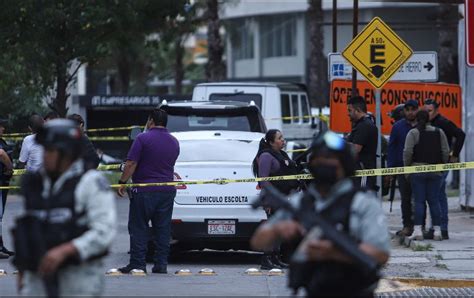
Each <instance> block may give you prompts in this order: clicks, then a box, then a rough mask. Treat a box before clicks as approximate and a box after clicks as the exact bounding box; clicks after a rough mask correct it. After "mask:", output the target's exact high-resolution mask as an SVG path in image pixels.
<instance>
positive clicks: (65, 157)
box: [14, 119, 116, 296]
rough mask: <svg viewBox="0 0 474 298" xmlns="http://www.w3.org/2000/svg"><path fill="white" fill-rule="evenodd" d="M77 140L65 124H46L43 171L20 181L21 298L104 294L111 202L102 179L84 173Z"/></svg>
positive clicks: (61, 121) (16, 234) (41, 133)
mask: <svg viewBox="0 0 474 298" xmlns="http://www.w3.org/2000/svg"><path fill="white" fill-rule="evenodd" d="M81 136H82V134H81V131H80V129H79V127H77V125H76V124H75V123H74V122H72V121H70V120H66V119H55V120H51V121H49V122H47V123H46V124H45V125H44V127H43V128H42V129H41V130H40V131H39V132H38V134H37V137H36V138H37V139H36V141H37V142H38V143H39V144H41V145H42V146H43V147H44V156H43V167H42V168H41V169H40V170H39V171H38V172H29V173H27V174H25V176H23V179H22V182H21V194H22V196H23V198H24V202H25V211H26V212H25V215H24V216H22V217H20V218H18V219H17V224H16V227H15V230H14V241H15V249H16V256H15V258H14V264H15V265H16V266H17V268H18V269H19V271H20V276H21V278H20V288H22V289H21V293H22V294H23V295H35V296H36V295H38V296H42V295H45V293H47V294H48V296H58V295H59V296H79V295H86V296H98V295H100V294H101V293H102V290H103V282H104V281H103V268H102V258H103V256H105V255H106V254H107V251H108V248H109V247H110V245H111V243H112V240H113V238H114V235H115V233H116V211H115V204H114V197H115V196H114V193H113V192H112V191H111V190H110V187H109V183H108V181H107V180H106V179H105V178H104V176H102V174H100V173H99V172H97V171H95V170H86V169H85V167H84V161H83V160H82V159H81V158H79V157H80V156H81V153H82V148H81V146H80V145H81ZM22 285H23V286H22Z"/></svg>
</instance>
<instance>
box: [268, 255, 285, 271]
mask: <svg viewBox="0 0 474 298" xmlns="http://www.w3.org/2000/svg"><path fill="white" fill-rule="evenodd" d="M271 261H272V263H273V264H275V265H278V266H279V267H280V268H281V269H286V268H288V266H289V265H288V264H287V263H285V262H283V261H282V260H281V258H280V254H277V253H275V254H272V258H271Z"/></svg>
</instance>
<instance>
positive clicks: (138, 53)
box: [111, 0, 186, 94]
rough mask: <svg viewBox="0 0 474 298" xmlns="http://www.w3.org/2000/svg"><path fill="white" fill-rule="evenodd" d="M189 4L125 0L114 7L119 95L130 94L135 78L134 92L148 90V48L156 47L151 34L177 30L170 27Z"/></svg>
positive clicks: (179, 0)
mask: <svg viewBox="0 0 474 298" xmlns="http://www.w3.org/2000/svg"><path fill="white" fill-rule="evenodd" d="M185 4H186V1H185V0H160V1H153V0H142V1H136V0H127V1H123V0H122V1H117V2H116V4H115V5H113V6H112V7H111V13H112V15H114V25H115V27H116V31H115V34H114V35H113V37H112V38H111V50H112V57H113V59H114V60H115V63H116V66H117V77H118V80H117V81H118V84H117V90H116V92H117V93H121V94H128V93H129V88H130V83H131V78H132V77H135V78H136V81H135V90H134V91H135V92H137V93H143V92H144V91H145V88H146V81H147V80H148V74H149V73H150V71H151V63H152V62H151V61H150V59H149V57H148V56H147V55H146V52H147V49H145V48H154V47H156V42H155V40H153V38H152V39H151V40H150V35H156V34H158V35H160V34H162V33H163V32H168V31H171V30H173V28H170V27H169V24H170V23H171V22H172V21H173V20H175V19H176V16H177V15H178V14H180V13H181V14H182V12H183V10H184V9H185ZM155 39H156V38H155ZM144 50H145V51H144Z"/></svg>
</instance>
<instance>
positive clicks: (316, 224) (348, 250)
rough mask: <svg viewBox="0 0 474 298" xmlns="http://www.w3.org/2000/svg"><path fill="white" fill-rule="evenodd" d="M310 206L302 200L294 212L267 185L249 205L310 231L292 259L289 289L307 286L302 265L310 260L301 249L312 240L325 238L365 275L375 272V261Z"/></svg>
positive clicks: (307, 201) (376, 266)
mask: <svg viewBox="0 0 474 298" xmlns="http://www.w3.org/2000/svg"><path fill="white" fill-rule="evenodd" d="M313 203H314V202H313V201H312V200H311V201H310V200H304V199H303V200H302V204H301V206H300V208H298V209H297V208H296V207H294V206H293V205H292V204H291V203H290V202H289V201H288V199H287V198H286V197H285V196H284V195H283V194H282V193H280V192H279V191H278V190H277V189H276V188H275V187H273V186H271V185H266V186H264V188H263V189H262V191H261V193H260V196H259V198H258V199H257V200H256V201H255V202H254V203H253V204H252V207H253V208H258V207H271V208H274V209H275V210H277V209H283V210H286V211H287V212H289V213H290V214H291V215H292V216H293V218H294V219H295V220H297V221H298V222H300V223H301V224H302V225H303V227H304V228H305V229H306V230H307V231H309V233H308V235H307V236H306V238H305V239H303V241H302V243H301V244H300V246H299V247H298V249H297V250H296V252H295V253H294V254H293V256H292V257H291V262H290V287H291V288H293V289H294V290H295V292H296V291H297V290H298V289H299V288H300V287H302V286H304V285H306V283H305V282H306V281H305V280H306V279H305V276H308V275H309V274H305V273H307V272H304V271H305V269H306V268H307V267H306V266H305V264H308V263H309V260H308V258H307V255H306V252H305V249H304V248H305V245H306V244H307V242H308V241H309V240H311V239H314V237H318V238H320V237H321V236H324V238H325V239H327V240H330V241H331V242H332V243H333V245H334V246H335V247H336V248H338V249H339V250H340V251H341V252H343V253H344V254H346V255H348V256H349V257H350V258H351V259H352V260H353V261H354V263H356V264H358V265H360V266H361V267H362V268H364V270H365V271H366V272H367V273H371V272H376V271H377V269H378V268H379V265H378V263H377V262H376V261H375V259H374V258H372V257H371V256H369V255H367V254H365V253H364V252H362V251H361V250H360V249H359V246H358V244H357V242H356V241H355V240H354V239H352V238H351V237H350V236H349V235H347V234H346V233H343V232H340V231H339V230H337V229H336V228H335V227H334V226H333V225H331V224H330V223H329V222H328V221H327V220H325V219H324V218H323V217H322V216H320V215H319V214H318V213H317V212H315V211H314V208H313V206H310V205H311V204H313ZM292 269H293V270H292ZM292 271H293V272H292Z"/></svg>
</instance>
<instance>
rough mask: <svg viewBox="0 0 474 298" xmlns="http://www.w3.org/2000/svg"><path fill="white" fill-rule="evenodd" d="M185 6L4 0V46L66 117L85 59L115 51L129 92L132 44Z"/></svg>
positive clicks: (147, 0)
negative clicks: (72, 88)
mask: <svg viewBox="0 0 474 298" xmlns="http://www.w3.org/2000/svg"><path fill="white" fill-rule="evenodd" d="M181 4H183V5H184V0H161V1H153V0H121V1H115V0H103V1H93V2H87V1H82V0H54V1H53V0H49V1H37V0H18V1H14V2H12V1H8V0H1V1H0V5H1V7H2V10H0V24H1V28H2V31H1V32H0V34H1V35H0V50H1V51H2V52H4V53H11V55H14V56H16V57H17V58H18V59H17V61H21V63H24V66H25V69H27V71H29V72H31V73H33V74H35V76H37V77H38V78H39V79H38V80H37V81H39V82H41V84H42V86H43V85H47V86H49V87H50V88H51V90H52V92H51V95H52V100H51V102H50V107H51V108H53V109H55V110H56V111H57V112H58V113H59V114H60V115H61V116H65V115H66V113H67V107H66V101H67V99H68V97H69V94H68V92H67V90H68V86H69V85H70V83H71V82H72V81H73V79H74V78H75V74H76V73H77V71H78V70H79V68H80V66H81V65H83V64H84V63H88V64H90V65H94V63H96V62H97V61H98V60H99V59H101V58H103V57H106V56H108V55H110V54H111V53H116V55H115V57H116V58H117V61H118V69H119V73H120V78H121V82H122V88H123V90H124V91H128V85H129V75H130V69H131V65H132V64H133V63H135V60H134V58H135V57H134V56H133V49H134V48H133V47H134V46H136V45H137V44H139V41H143V40H144V38H145V37H146V36H147V35H148V34H149V33H151V32H154V31H158V30H159V29H160V26H161V25H163V24H164V23H165V21H166V19H167V18H168V17H174V16H175V15H176V11H177V7H179V5H181ZM142 44H143V43H142ZM143 69H145V70H146V65H145V66H144V67H143Z"/></svg>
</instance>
